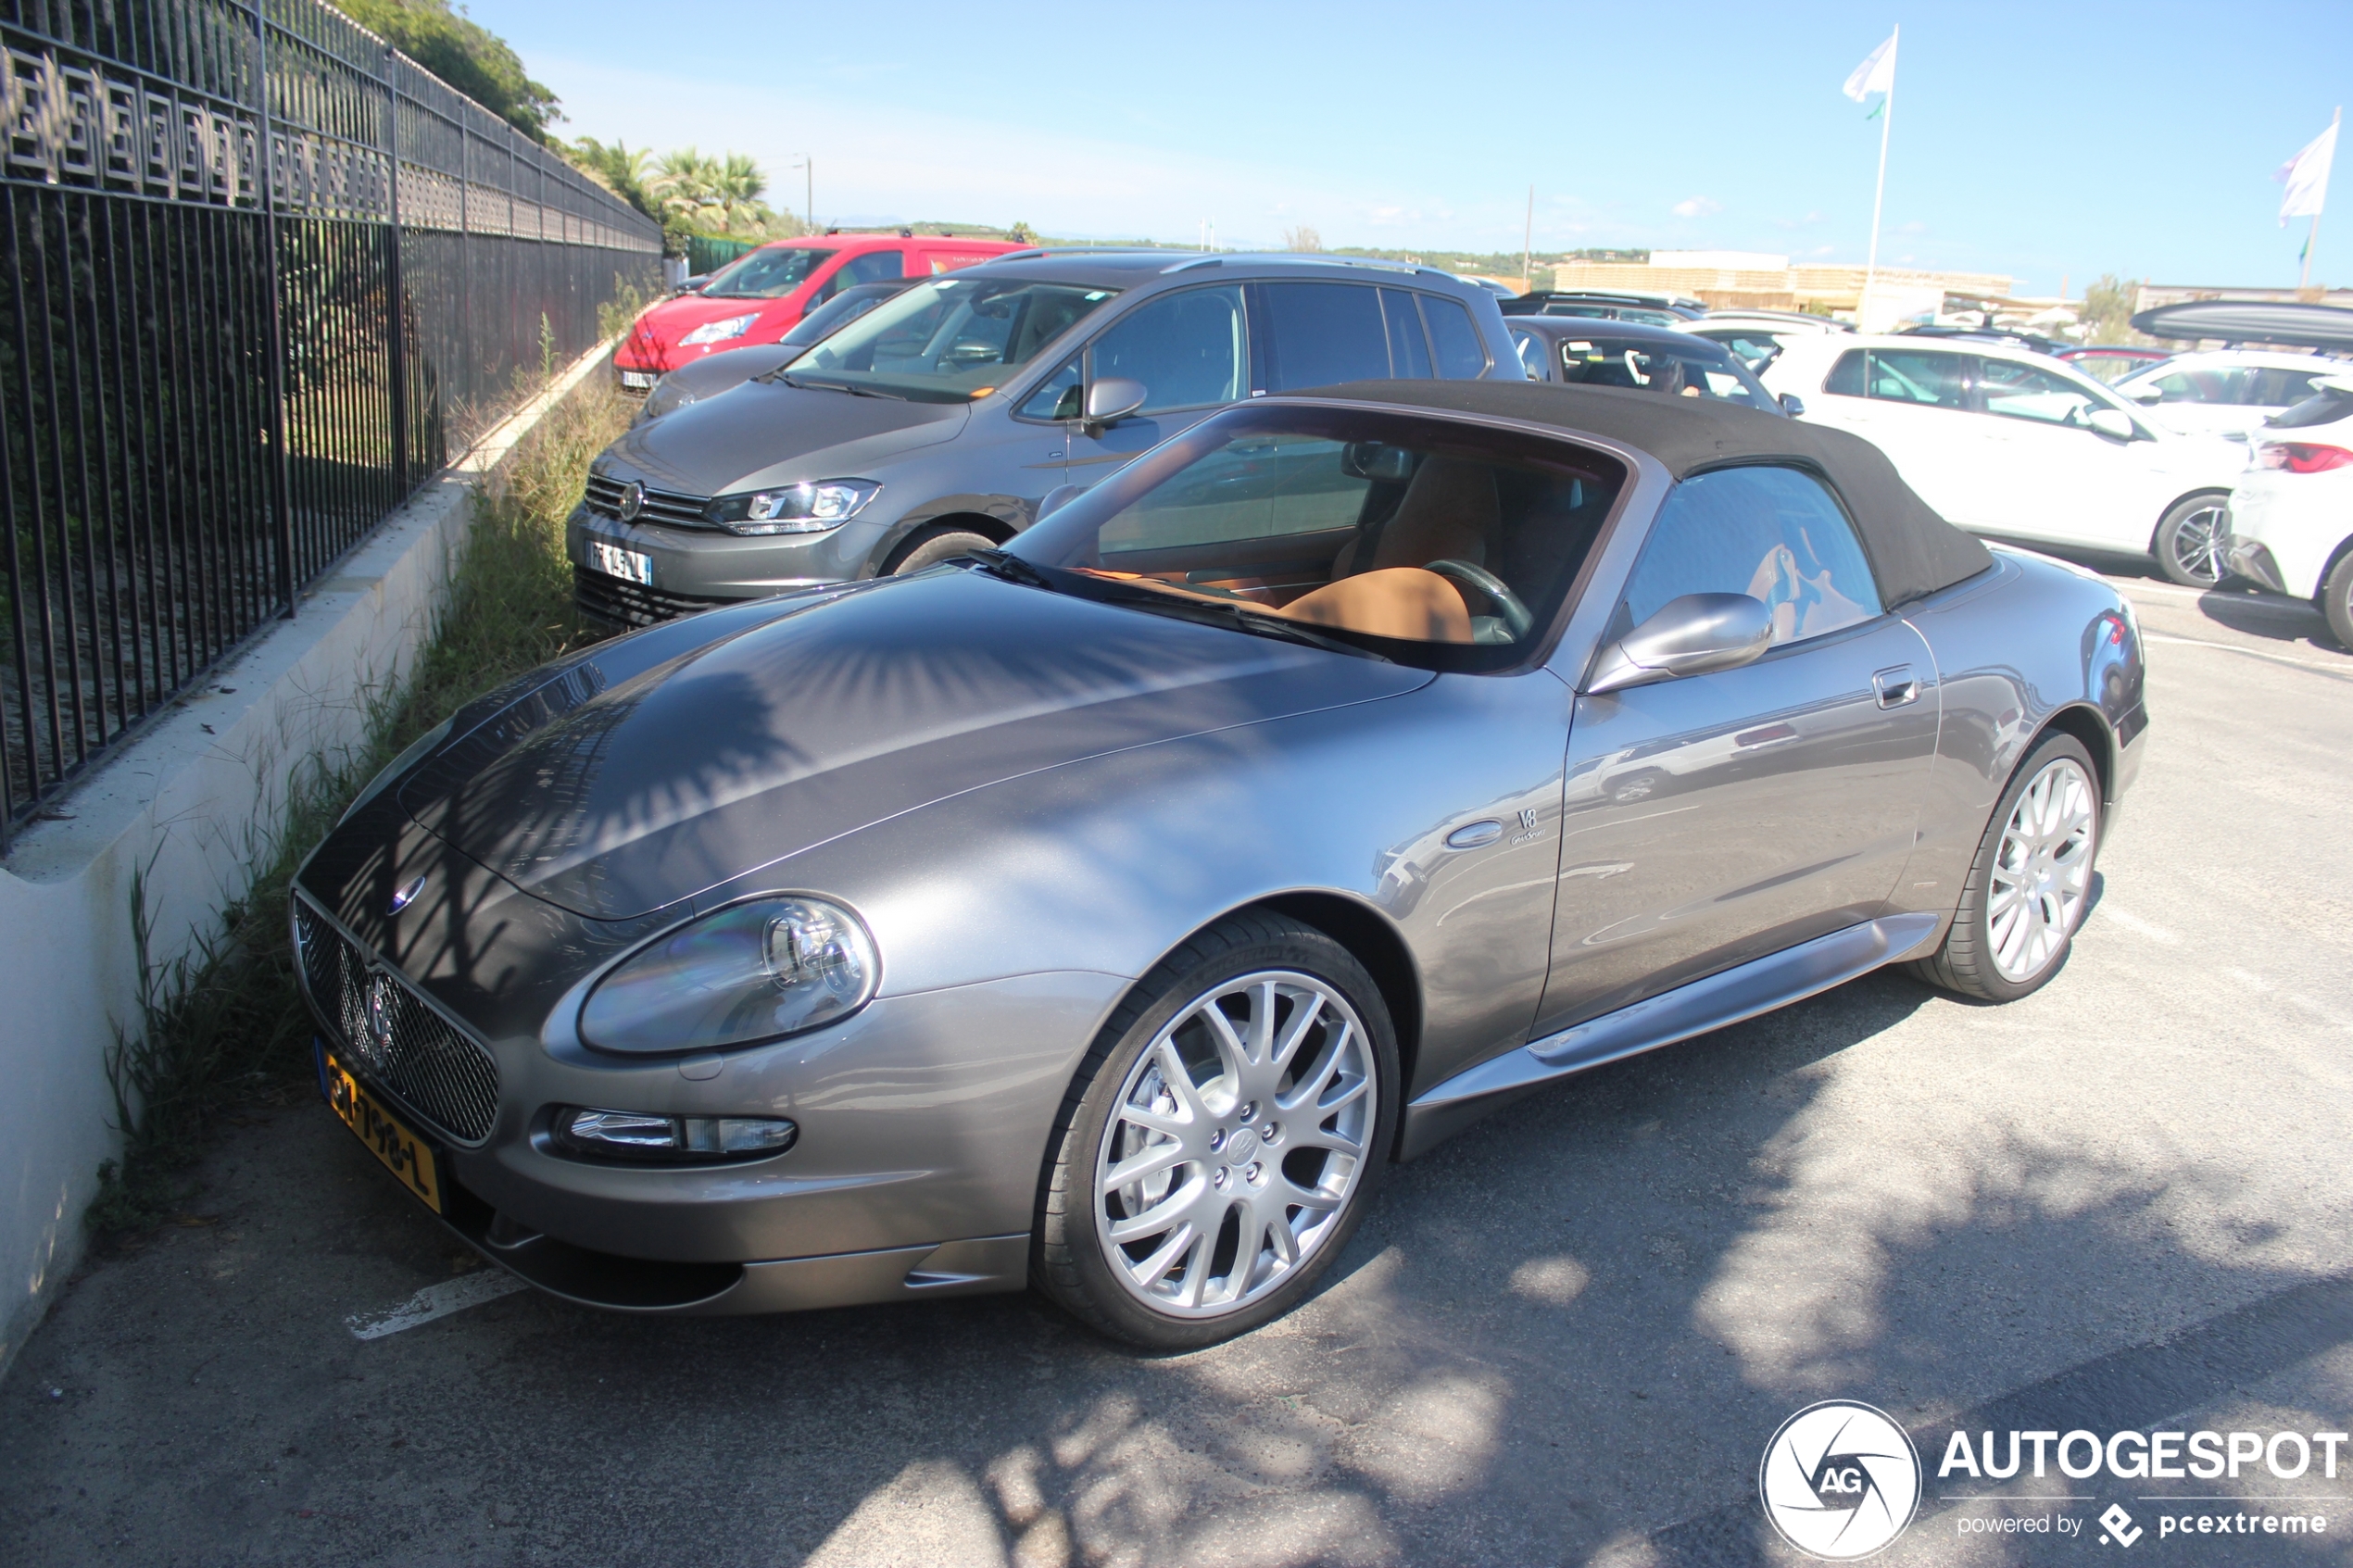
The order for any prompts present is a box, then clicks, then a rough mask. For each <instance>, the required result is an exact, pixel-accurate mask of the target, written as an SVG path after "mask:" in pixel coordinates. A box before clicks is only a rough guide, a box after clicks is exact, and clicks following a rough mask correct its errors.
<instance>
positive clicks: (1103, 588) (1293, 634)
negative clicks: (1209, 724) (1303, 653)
mask: <svg viewBox="0 0 2353 1568" xmlns="http://www.w3.org/2000/svg"><path fill="white" fill-rule="evenodd" d="M1091 586H1092V589H1093V591H1095V592H1099V593H1101V595H1102V596H1103V597H1105V598H1108V599H1113V600H1115V601H1117V602H1118V603H1120V604H1124V605H1133V606H1135V607H1136V608H1138V609H1147V610H1151V612H1152V613H1153V614H1155V615H1167V616H1174V617H1175V618H1176V619H1177V620H1179V621H1194V622H1196V623H1198V624H1200V625H1202V626H1222V627H1224V628H1226V629H1227V631H1231V632H1241V633H1247V634H1249V635H1251V636H1253V637H1272V638H1274V639H1275V640H1276V641H1277V642H1283V643H1303V644H1305V645H1306V646H1309V647H1311V648H1322V649H1324V650H1325V651H1327V652H1328V653H1345V654H1353V655H1354V656H1355V657H1356V658H1358V659H1373V660H1376V661H1378V662H1379V663H1382V664H1394V663H1395V662H1397V661H1396V660H1395V659H1391V658H1390V657H1389V656H1388V655H1387V654H1385V653H1375V652H1374V651H1373V650H1372V649H1370V648H1368V647H1360V646H1357V645H1356V644H1354V643H1352V642H1349V641H1347V640H1346V639H1344V638H1340V637H1327V636H1326V635H1324V633H1321V632H1311V631H1309V630H1308V629H1307V628H1306V627H1304V626H1302V625H1301V624H1300V623H1299V622H1298V621H1285V620H1282V619H1280V618H1279V617H1277V616H1272V615H1266V614H1252V613H1251V612H1250V611H1248V610H1246V609H1243V608H1241V607H1240V606H1239V605H1238V604H1237V605H1230V606H1229V605H1224V604H1220V603H1218V602H1217V601H1215V600H1214V599H1198V600H1195V599H1176V598H1170V597H1168V596H1165V595H1163V594H1158V593H1154V592H1153V591H1152V590H1151V589H1150V588H1129V587H1126V586H1124V585H1122V584H1118V583H1095V584H1092V585H1091Z"/></svg>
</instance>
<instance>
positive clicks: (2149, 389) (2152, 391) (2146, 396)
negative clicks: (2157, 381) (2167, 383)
mask: <svg viewBox="0 0 2353 1568" xmlns="http://www.w3.org/2000/svg"><path fill="white" fill-rule="evenodd" d="M2125 396H2127V397H2129V398H2131V399H2132V400H2133V402H2135V403H2162V402H2164V401H2165V394H2164V393H2163V392H2161V391H2159V390H2158V388H2156V387H2154V386H2136V387H2134V388H2133V390H2132V391H2130V392H2128V393H2126V394H2125Z"/></svg>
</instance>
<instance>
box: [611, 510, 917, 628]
mask: <svg viewBox="0 0 2353 1568" xmlns="http://www.w3.org/2000/svg"><path fill="white" fill-rule="evenodd" d="M592 538H594V539H598V540H601V541H603V542H604V543H606V544H608V545H613V546H619V547H620V548H622V549H624V550H633V551H635V552H637V553H638V554H640V555H643V556H645V557H646V558H648V560H650V561H651V562H652V565H653V582H651V583H644V584H639V583H625V582H623V581H622V580H621V579H619V578H609V577H606V576H604V574H602V573H600V572H598V571H595V570H594V569H593V568H592V567H591V566H590V564H589V560H588V547H587V546H588V541H589V540H590V539H592ZM882 538H883V528H882V525H881V524H879V523H869V522H868V521H866V520H865V519H863V518H853V519H851V520H850V521H848V522H846V523H843V524H842V525H841V526H840V527H838V528H835V529H830V530H828V531H827V532H825V533H780V534H774V535H771V536H768V537H764V538H745V537H742V536H739V535H737V534H733V533H722V532H720V531H718V530H716V529H687V528H673V527H669V526H666V525H664V524H661V523H648V522H645V521H637V522H634V523H628V522H623V521H620V520H619V519H617V518H610V517H604V516H601V515H599V514H598V513H596V512H592V511H590V510H589V509H588V508H587V505H586V503H585V502H584V503H583V504H582V505H580V506H579V507H577V508H574V509H573V514H572V516H571V518H570V519H569V520H568V521H567V522H566V524H565V527H564V553H565V554H566V555H567V556H568V557H570V558H571V560H572V564H573V571H575V572H576V573H578V576H577V578H576V579H575V584H576V586H577V587H578V588H579V589H580V590H581V591H579V592H577V593H576V594H575V597H576V599H577V601H578V602H579V604H580V606H581V608H583V609H584V610H586V611H587V612H588V613H589V614H591V615H595V616H598V618H599V619H602V620H607V621H614V622H616V623H619V624H623V625H644V624H648V623H649V622H648V621H642V620H638V619H636V618H635V616H634V615H631V614H626V613H619V612H618V611H619V610H621V609H622V608H623V607H627V608H642V610H643V611H644V612H646V613H653V614H654V616H655V619H666V618H667V617H668V616H670V615H680V614H686V613H687V612H688V611H689V610H692V609H707V608H711V607H712V606H714V605H722V604H735V603H738V602H740V601H742V600H745V599H764V598H770V597H773V596H775V595H777V594H786V593H790V592H792V591H793V590H794V589H797V588H816V587H824V586H825V585H827V584H829V583H849V582H855V581H856V580H858V579H859V578H862V577H863V576H866V575H867V570H866V569H867V565H868V562H869V560H870V558H872V556H873V554H874V552H875V549H876V548H877V547H878V546H880V544H881V542H882ZM639 601H643V604H642V606H640V604H639Z"/></svg>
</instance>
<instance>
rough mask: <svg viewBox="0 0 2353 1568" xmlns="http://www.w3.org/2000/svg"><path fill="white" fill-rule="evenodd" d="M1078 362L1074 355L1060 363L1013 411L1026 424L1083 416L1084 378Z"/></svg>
mask: <svg viewBox="0 0 2353 1568" xmlns="http://www.w3.org/2000/svg"><path fill="white" fill-rule="evenodd" d="M1080 358H1081V357H1080V356H1078V355H1076V354H1074V355H1072V356H1071V357H1070V358H1067V359H1065V360H1063V362H1062V365H1061V367H1060V368H1059V369H1058V370H1055V371H1054V373H1053V374H1052V375H1051V376H1048V377H1047V378H1046V379H1045V380H1044V381H1042V382H1040V383H1038V390H1037V391H1035V392H1033V393H1031V394H1030V395H1028V396H1027V397H1026V398H1025V399H1023V401H1022V406H1021V407H1020V408H1016V409H1014V410H1013V411H1014V412H1015V413H1016V414H1018V415H1020V416H1021V417H1022V418H1023V419H1025V420H1075V419H1076V418H1077V417H1078V416H1079V415H1080V414H1082V413H1084V412H1086V403H1085V398H1084V396H1083V394H1082V391H1081V389H1082V388H1083V387H1084V385H1085V384H1086V381H1087V377H1086V375H1085V373H1084V372H1083V371H1082V370H1081V369H1080V367H1079V363H1078V361H1079V359H1080Z"/></svg>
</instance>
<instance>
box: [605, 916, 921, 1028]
mask: <svg viewBox="0 0 2353 1568" xmlns="http://www.w3.org/2000/svg"><path fill="white" fill-rule="evenodd" d="M880 971H881V965H880V963H879V962H878V961H877V960H876V958H875V943H874V938H873V937H871V936H869V935H866V928H865V927H864V926H863V925H862V924H861V923H860V922H859V920H858V917H857V916H856V915H853V914H851V913H850V912H849V910H848V909H843V908H842V907H841V906H840V905H838V904H835V903H829V902H828V901H826V900H825V899H823V898H812V897H808V896H806V895H801V894H793V895H786V894H770V895H768V896H766V897H759V898H750V899H747V900H745V901H744V902H743V903H740V904H731V905H729V906H728V907H727V908H725V909H717V910H714V911H712V912H711V914H708V915H705V916H704V917H703V918H702V919H700V920H698V921H695V922H691V923H689V924H686V925H683V926H680V927H679V928H678V929H677V930H675V931H673V932H672V933H670V934H669V935H667V936H663V937H661V938H660V939H658V940H656V941H655V942H653V943H652V944H651V945H650V946H648V947H645V948H643V949H642V950H640V951H639V952H638V953H636V954H635V956H634V957H632V958H630V959H628V960H624V961H623V963H622V964H621V965H620V966H619V967H618V968H616V969H615V970H613V972H611V973H610V974H608V975H606V976H605V977H604V978H603V979H602V980H599V981H598V982H597V985H596V988H595V989H594V990H592V991H590V992H589V993H588V1000H587V1002H586V1004H585V1006H583V1007H582V1008H581V1010H580V1037H581V1039H582V1040H584V1041H585V1042H586V1043H587V1044H589V1045H591V1046H594V1047H598V1049H600V1050H609V1051H633V1052H634V1051H690V1050H713V1049H717V1048H720V1047H729V1046H749V1045H756V1044H758V1043H760V1042H761V1041H763V1040H774V1039H779V1038H781V1037H783V1036H784V1035H797V1034H799V1033H800V1032H801V1031H803V1030H805V1029H817V1028H822V1027H823V1026H824V1025H825V1024H828V1023H837V1022H840V1021H841V1020H843V1019H845V1018H848V1017H849V1015H850V1014H851V1013H853V1012H856V1011H857V1010H859V1009H860V1008H862V1007H864V1006H865V1005H866V1002H867V1000H868V998H870V997H873V996H874V994H875V982H876V981H877V980H878V979H879V978H880Z"/></svg>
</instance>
